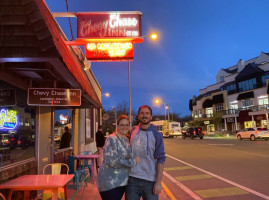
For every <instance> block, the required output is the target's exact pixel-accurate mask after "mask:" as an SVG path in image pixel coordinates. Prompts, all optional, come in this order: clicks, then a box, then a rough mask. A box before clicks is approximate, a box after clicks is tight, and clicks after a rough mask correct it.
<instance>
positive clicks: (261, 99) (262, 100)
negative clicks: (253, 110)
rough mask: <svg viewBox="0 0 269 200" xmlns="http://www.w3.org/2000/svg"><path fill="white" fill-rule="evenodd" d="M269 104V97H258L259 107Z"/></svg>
mask: <svg viewBox="0 0 269 200" xmlns="http://www.w3.org/2000/svg"><path fill="white" fill-rule="evenodd" d="M267 104H268V97H267V96H266V97H258V105H259V106H263V105H267Z"/></svg>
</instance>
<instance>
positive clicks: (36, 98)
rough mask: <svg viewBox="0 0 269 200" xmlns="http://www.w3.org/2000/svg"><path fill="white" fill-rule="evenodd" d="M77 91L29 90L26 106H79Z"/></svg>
mask: <svg viewBox="0 0 269 200" xmlns="http://www.w3.org/2000/svg"><path fill="white" fill-rule="evenodd" d="M80 104H81V91H80V90H79V89H61V88H29V89H28V105H39V106H80Z"/></svg>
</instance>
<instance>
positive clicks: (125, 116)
mask: <svg viewBox="0 0 269 200" xmlns="http://www.w3.org/2000/svg"><path fill="white" fill-rule="evenodd" d="M123 119H127V120H128V121H129V123H130V119H129V117H128V116H127V115H121V116H119V118H118V119H117V125H119V123H120V121H121V120H123Z"/></svg>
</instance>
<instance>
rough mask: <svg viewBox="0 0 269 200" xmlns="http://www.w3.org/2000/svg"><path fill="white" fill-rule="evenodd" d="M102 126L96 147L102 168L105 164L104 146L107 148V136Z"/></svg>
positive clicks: (97, 136)
mask: <svg viewBox="0 0 269 200" xmlns="http://www.w3.org/2000/svg"><path fill="white" fill-rule="evenodd" d="M102 128H103V127H102V125H99V126H98V131H97V132H96V134H95V136H96V147H97V150H98V154H99V155H100V157H99V158H98V166H97V167H100V166H101V165H102V163H103V160H104V146H105V136H104V133H103V132H102Z"/></svg>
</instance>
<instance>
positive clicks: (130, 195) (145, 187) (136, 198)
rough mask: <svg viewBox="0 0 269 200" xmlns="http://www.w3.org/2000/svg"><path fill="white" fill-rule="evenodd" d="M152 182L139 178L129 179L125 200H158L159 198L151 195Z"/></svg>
mask: <svg viewBox="0 0 269 200" xmlns="http://www.w3.org/2000/svg"><path fill="white" fill-rule="evenodd" d="M154 183H155V182H154V181H147V180H143V179H139V178H134V177H131V176H130V177H129V181H128V185H127V186H126V188H125V189H126V191H125V199H126V200H140V197H142V199H143V200H158V199H159V196H158V195H154V194H153V186H154Z"/></svg>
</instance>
